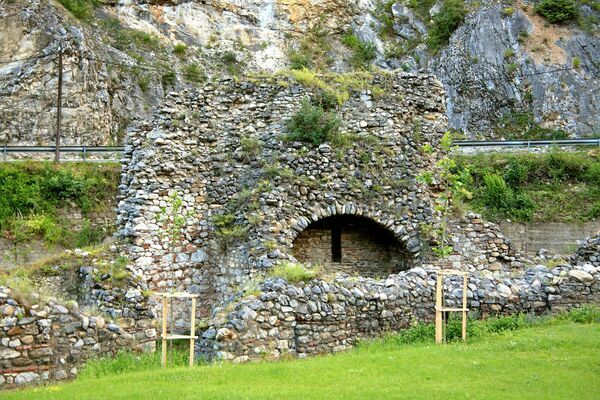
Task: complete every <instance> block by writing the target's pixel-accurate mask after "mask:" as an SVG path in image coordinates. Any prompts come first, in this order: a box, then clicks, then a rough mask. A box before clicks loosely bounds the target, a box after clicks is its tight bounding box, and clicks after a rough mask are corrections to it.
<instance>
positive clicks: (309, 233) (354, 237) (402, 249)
mask: <svg viewBox="0 0 600 400" xmlns="http://www.w3.org/2000/svg"><path fill="white" fill-rule="evenodd" d="M405 224H406V221H404V220H400V221H398V220H396V219H395V218H393V217H391V216H388V215H386V214H384V213H381V212H379V211H374V210H370V209H366V208H363V207H359V206H356V205H354V204H346V205H332V206H328V207H324V208H320V207H319V208H316V209H313V210H312V213H311V215H310V217H304V216H300V217H297V218H294V219H292V221H291V228H292V234H291V238H290V245H291V250H292V251H291V252H292V255H293V256H294V257H295V258H296V259H297V260H298V261H301V262H307V263H312V264H320V265H322V266H323V267H324V268H325V269H326V271H328V272H347V273H352V274H359V275H364V276H379V277H381V276H385V275H389V274H391V273H397V272H400V271H402V270H405V269H408V268H411V267H412V266H414V264H415V263H416V262H417V261H418V259H419V252H420V248H421V243H420V239H419V236H418V234H417V233H416V231H413V230H412V229H410V228H408V229H407V226H406V225H405Z"/></svg>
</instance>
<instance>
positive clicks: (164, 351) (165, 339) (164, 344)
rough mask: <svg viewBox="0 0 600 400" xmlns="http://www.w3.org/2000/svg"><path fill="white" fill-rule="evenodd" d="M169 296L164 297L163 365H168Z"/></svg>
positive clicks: (161, 360)
mask: <svg viewBox="0 0 600 400" xmlns="http://www.w3.org/2000/svg"><path fill="white" fill-rule="evenodd" d="M167 304H168V302H167V298H166V297H163V298H162V346H161V350H162V355H161V358H160V364H161V365H162V366H163V367H166V366H167Z"/></svg>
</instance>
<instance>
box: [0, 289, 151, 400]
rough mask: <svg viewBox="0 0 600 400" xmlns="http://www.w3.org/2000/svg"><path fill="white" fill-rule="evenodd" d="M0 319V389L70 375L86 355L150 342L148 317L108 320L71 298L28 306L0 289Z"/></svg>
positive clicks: (136, 347) (139, 347)
mask: <svg viewBox="0 0 600 400" xmlns="http://www.w3.org/2000/svg"><path fill="white" fill-rule="evenodd" d="M67 306H68V307H67ZM0 318H1V319H0V388H9V387H14V386H22V385H27V384H34V383H41V382H46V381H51V380H63V379H68V378H74V377H75V376H76V375H77V373H78V371H79V369H80V367H81V366H82V364H83V363H84V362H85V361H86V360H87V359H89V358H90V357H96V356H106V355H111V354H116V353H117V352H118V351H121V350H124V349H129V350H140V351H142V350H153V349H154V346H155V339H156V329H155V327H154V320H152V319H139V320H134V319H132V318H128V319H121V320H119V324H116V323H108V322H106V321H105V319H104V318H103V317H101V316H92V315H88V314H85V313H82V312H80V311H79V306H78V305H77V303H75V302H67V303H66V305H65V304H61V303H58V302H56V301H50V302H49V303H48V304H46V305H40V304H33V305H31V304H28V302H27V301H26V300H23V299H20V298H19V297H18V296H15V295H14V293H12V291H11V290H10V289H8V288H5V287H0Z"/></svg>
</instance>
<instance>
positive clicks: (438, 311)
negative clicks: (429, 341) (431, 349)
mask: <svg viewBox="0 0 600 400" xmlns="http://www.w3.org/2000/svg"><path fill="white" fill-rule="evenodd" d="M443 284H444V280H443V278H442V274H440V273H438V274H437V284H436V287H435V342H436V343H442V340H443V339H442V335H443V333H442V286H443Z"/></svg>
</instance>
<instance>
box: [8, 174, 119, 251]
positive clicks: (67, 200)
mask: <svg viewBox="0 0 600 400" xmlns="http://www.w3.org/2000/svg"><path fill="white" fill-rule="evenodd" d="M119 174H120V167H119V165H118V164H90V163H87V164H86V163H64V164H60V165H55V164H52V163H48V162H23V163H5V164H0V232H2V236H3V237H4V238H6V239H9V240H11V241H13V242H14V243H15V245H17V244H18V243H21V242H24V241H27V240H30V239H32V238H36V237H37V238H41V239H43V240H44V241H45V242H46V243H48V244H59V245H62V246H65V247H75V246H76V247H81V246H86V245H90V244H93V243H97V242H98V241H100V240H101V239H102V238H104V237H105V235H106V233H105V232H103V231H102V230H99V229H100V228H94V227H92V226H91V225H90V224H89V221H88V222H86V220H85V219H84V223H83V229H81V230H76V229H74V227H73V226H72V221H69V219H68V218H61V217H60V211H61V210H62V209H64V208H65V207H75V208H76V209H78V210H80V211H81V213H82V215H83V216H84V217H87V216H88V215H89V213H91V212H94V211H101V210H103V209H105V208H106V207H107V206H109V205H110V201H109V200H110V199H112V198H113V197H114V196H115V195H116V190H117V185H118V180H119Z"/></svg>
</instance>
